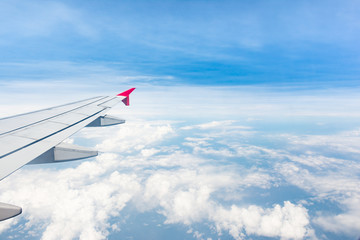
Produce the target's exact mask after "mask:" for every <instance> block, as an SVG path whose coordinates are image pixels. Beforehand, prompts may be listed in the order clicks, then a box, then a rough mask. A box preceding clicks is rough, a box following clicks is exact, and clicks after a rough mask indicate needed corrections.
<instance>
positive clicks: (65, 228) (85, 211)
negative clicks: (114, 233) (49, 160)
mask: <svg viewBox="0 0 360 240" xmlns="http://www.w3.org/2000/svg"><path fill="white" fill-rule="evenodd" d="M112 157H113V156H111V155H102V156H100V157H98V160H97V161H93V162H84V163H82V164H80V165H79V166H78V167H76V168H74V169H71V168H69V169H65V170H59V171H56V170H22V171H19V172H17V173H16V174H13V176H12V177H11V178H8V179H5V180H4V181H3V182H2V193H1V195H0V198H1V199H2V201H6V202H13V201H16V204H18V205H21V206H22V207H23V210H24V211H23V214H22V218H25V219H26V221H27V222H26V228H27V229H31V228H33V227H36V226H37V227H39V226H40V228H44V231H43V233H42V239H74V238H77V237H79V238H80V239H104V238H105V237H106V236H107V234H108V228H109V224H108V221H109V219H110V218H111V217H113V216H117V215H118V214H119V212H120V211H121V209H123V208H124V207H125V206H126V204H127V203H128V201H129V200H130V199H131V198H132V196H133V195H134V194H135V193H136V192H137V191H139V189H140V188H141V186H140V185H139V180H138V179H137V177H136V176H135V175H132V174H120V173H119V172H117V171H116V170H112V169H111V166H107V167H106V169H105V171H104V166H103V164H102V163H104V159H106V160H109V161H111V160H112ZM111 170H112V171H111ZM105 172H107V173H108V174H106V175H103V174H104V173H105ZM14 199H16V200H14ZM4 223H5V224H7V222H4ZM13 224H16V222H13V223H12V225H13ZM41 226H43V227H41ZM2 227H3V230H5V229H4V228H5V227H4V225H2ZM6 227H10V226H9V225H8V224H7V226H6Z"/></svg>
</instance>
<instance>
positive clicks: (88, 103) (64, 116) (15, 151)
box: [0, 88, 135, 221]
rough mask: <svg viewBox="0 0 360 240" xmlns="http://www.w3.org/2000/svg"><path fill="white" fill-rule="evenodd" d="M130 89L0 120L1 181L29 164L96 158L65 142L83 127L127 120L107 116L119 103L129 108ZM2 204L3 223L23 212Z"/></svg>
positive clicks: (0, 207) (93, 153)
mask: <svg viewBox="0 0 360 240" xmlns="http://www.w3.org/2000/svg"><path fill="white" fill-rule="evenodd" d="M134 89H135V88H131V89H129V90H127V91H125V92H122V93H120V94H118V95H117V96H112V97H111V96H101V97H95V98H90V99H86V100H82V101H78V102H73V103H69V104H65V105H61V106H58V107H53V108H47V109H44V110H40V111H36V112H31V113H26V114H21V115H16V116H12V117H7V118H3V119H0V180H1V179H3V178H5V177H6V176H8V175H10V174H11V173H13V172H14V171H16V170H17V169H19V168H21V167H22V166H24V165H26V164H39V163H54V162H62V161H72V160H77V159H83V158H88V157H93V156H96V155H97V151H96V150H93V149H87V148H84V147H80V146H75V145H69V144H65V143H62V142H63V141H64V140H65V139H66V138H68V137H70V136H71V135H73V134H74V133H76V132H77V131H79V130H80V129H82V128H83V127H87V126H88V127H102V126H110V125H115V124H121V123H124V122H125V121H124V120H122V119H117V118H115V117H111V116H108V115H106V112H107V111H108V110H109V109H110V108H111V107H113V106H114V105H115V104H117V103H119V102H121V101H122V102H123V103H124V104H125V105H126V106H128V105H129V95H130V93H131V92H132V91H133V90H134ZM21 211H22V210H21V208H20V207H17V206H14V205H10V204H5V203H0V221H1V220H5V219H8V218H11V217H14V216H16V215H19V214H20V213H21Z"/></svg>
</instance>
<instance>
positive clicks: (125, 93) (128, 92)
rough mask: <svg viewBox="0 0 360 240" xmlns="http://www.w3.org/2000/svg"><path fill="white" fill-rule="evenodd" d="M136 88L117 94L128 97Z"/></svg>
mask: <svg viewBox="0 0 360 240" xmlns="http://www.w3.org/2000/svg"><path fill="white" fill-rule="evenodd" d="M134 90H135V88H130V89H128V90H126V91H124V92H122V93H119V94H118V95H116V96H123V97H128V96H129V95H130V93H132V91H134Z"/></svg>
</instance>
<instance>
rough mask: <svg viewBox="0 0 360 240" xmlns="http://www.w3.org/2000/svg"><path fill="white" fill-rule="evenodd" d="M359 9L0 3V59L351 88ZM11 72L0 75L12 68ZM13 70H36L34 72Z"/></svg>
mask: <svg viewBox="0 0 360 240" xmlns="http://www.w3.org/2000/svg"><path fill="white" fill-rule="evenodd" d="M359 7H360V6H359V4H358V3H357V1H346V2H339V1H316V2H313V1H292V2H289V1H276V2H274V1H256V2H254V1H221V2H220V1H166V2H164V1H106V2H100V1H88V2H86V3H84V2H82V1H75V2H74V1H48V2H45V3H41V2H36V1H35V2H32V3H22V2H17V1H15V2H14V1H2V3H1V9H2V10H1V11H2V14H1V31H0V35H1V42H0V49H1V52H2V54H1V61H2V62H4V63H12V62H22V63H23V62H29V61H30V62H33V61H34V62H43V61H46V62H48V61H66V62H72V63H84V64H101V65H105V66H108V67H110V68H111V69H113V70H121V71H130V72H131V71H133V72H143V73H146V74H151V75H154V74H155V75H171V76H174V77H175V78H176V82H180V83H187V84H190V83H191V84H204V85H224V84H226V85H237V84H257V83H266V84H276V83H278V84H286V83H306V84H308V85H314V82H316V83H318V82H322V83H323V82H326V83H329V82H330V83H334V84H335V85H337V84H339V85H343V84H356V81H357V78H356V76H357V74H358V69H357V66H358V64H359V60H358V57H357V56H358V53H359V47H358V44H357V43H358V41H359V33H358V32H359V31H358V28H359V27H358V24H357V22H358V20H359V19H358V18H359V16H358V14H357V13H358V10H359ZM44 67H45V66H44ZM13 71H14V70H13V69H12V68H10V69H8V70H7V71H5V70H4V71H2V75H3V77H4V78H6V77H10V78H18V77H19V74H21V72H22V71H20V73H19V71H16V73H14V72H13ZM23 71H24V73H25V74H28V71H31V73H33V74H35V76H36V77H38V75H40V76H41V75H43V71H41V70H40V69H39V68H35V69H23ZM51 74H54V75H55V76H57V75H63V74H66V73H64V72H62V71H61V70H56V69H53V72H51ZM70 74H71V73H70ZM42 77H44V78H46V77H47V76H46V75H45V76H42ZM354 82H355V83H354ZM315 86H316V84H315Z"/></svg>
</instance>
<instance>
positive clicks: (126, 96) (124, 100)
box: [116, 88, 135, 106]
mask: <svg viewBox="0 0 360 240" xmlns="http://www.w3.org/2000/svg"><path fill="white" fill-rule="evenodd" d="M134 90H135V88H130V89H129V90H126V91H125V92H122V93H119V94H118V95H116V96H123V97H125V98H124V99H123V100H122V102H123V103H124V104H125V105H126V106H129V105H130V98H129V95H130V93H132V91H134Z"/></svg>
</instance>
